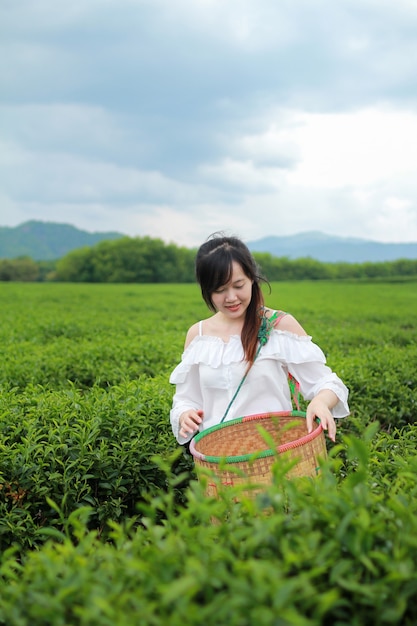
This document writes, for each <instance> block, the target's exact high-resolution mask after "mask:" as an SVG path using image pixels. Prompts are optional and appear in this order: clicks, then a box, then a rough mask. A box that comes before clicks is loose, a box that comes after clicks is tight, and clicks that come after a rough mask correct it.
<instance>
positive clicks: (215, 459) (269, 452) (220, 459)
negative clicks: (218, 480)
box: [190, 411, 323, 463]
mask: <svg viewBox="0 0 417 626" xmlns="http://www.w3.org/2000/svg"><path fill="white" fill-rule="evenodd" d="M271 417H302V418H304V419H305V418H306V413H305V411H270V412H268V413H255V414H253V415H245V416H243V417H236V418H235V419H233V420H229V421H228V422H222V423H220V424H215V425H214V426H211V427H210V428H207V429H206V430H202V431H201V432H199V433H197V435H195V437H193V439H191V442H190V452H191V454H192V456H193V457H194V459H198V460H199V461H205V462H208V463H242V462H245V461H249V460H250V459H253V458H259V459H262V458H266V457H270V456H273V455H274V454H277V453H278V454H283V453H284V452H287V451H288V450H293V449H294V448H298V447H300V446H303V445H305V444H307V443H309V442H311V441H313V440H314V439H316V437H319V436H320V434H321V433H322V432H323V426H322V425H321V422H320V419H319V418H318V417H316V418H315V420H314V422H315V423H316V424H317V428H315V429H314V430H313V431H312V432H311V433H307V435H304V436H303V437H299V438H298V439H294V441H289V442H287V443H284V444H281V445H280V446H278V447H277V448H276V449H275V450H273V449H272V448H267V449H266V450H261V451H260V452H250V453H248V454H240V455H235V456H211V455H208V454H203V453H202V452H199V451H198V450H197V449H196V447H195V446H196V443H198V442H199V441H200V440H201V439H203V438H204V437H206V436H207V435H209V434H210V433H213V432H215V431H217V430H221V429H222V428H228V427H229V426H233V425H235V424H240V423H243V422H251V421H261V420H264V419H269V418H271Z"/></svg>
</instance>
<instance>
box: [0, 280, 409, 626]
mask: <svg viewBox="0 0 417 626" xmlns="http://www.w3.org/2000/svg"><path fill="white" fill-rule="evenodd" d="M272 287H273V290H272V294H271V295H270V296H269V295H267V300H268V304H270V305H271V306H274V307H277V308H282V309H285V310H289V311H291V312H292V313H294V314H295V315H296V317H297V318H298V319H299V320H300V321H301V323H302V324H303V325H304V326H305V328H306V330H307V331H308V332H310V333H311V334H313V337H314V339H315V340H316V341H317V342H318V343H319V344H320V345H321V347H322V348H323V350H324V351H325V353H326V354H327V355H328V361H329V364H330V365H331V366H332V367H333V368H334V369H335V370H336V371H337V372H338V373H339V374H340V375H341V377H342V378H343V379H344V381H345V382H346V384H347V385H348V386H349V388H350V390H351V397H350V404H351V409H352V415H351V417H350V418H348V419H347V420H344V421H341V422H339V432H338V439H337V444H336V445H332V444H330V442H329V445H328V448H329V451H330V459H329V460H328V462H327V465H325V466H324V467H323V471H322V477H321V479H320V480H319V481H314V482H313V483H311V482H308V481H307V482H306V483H304V482H303V481H301V483H297V485H294V484H293V483H289V482H288V481H285V479H283V474H284V473H285V468H283V467H281V464H280V462H279V460H278V461H277V466H276V474H277V475H276V481H275V482H276V484H274V485H273V486H272V487H271V489H270V491H269V493H268V494H265V496H264V497H263V498H261V499H260V501H256V502H254V501H252V500H251V501H243V502H241V503H240V504H236V503H234V502H233V495H234V494H232V493H229V492H227V493H226V494H225V495H224V498H223V499H222V500H220V501H211V500H208V499H207V498H206V497H205V496H204V491H203V489H202V487H201V485H200V484H199V483H197V482H196V481H195V476H194V471H193V467H192V464H191V462H190V460H189V459H187V458H185V457H184V456H183V454H182V452H181V451H179V450H178V446H177V445H176V443H175V441H174V439H173V437H172V434H171V432H170V428H169V418H168V414H169V409H170V405H171V397H172V392H173V389H172V388H171V386H170V385H169V383H168V376H169V372H170V371H171V370H172V368H173V367H174V366H175V364H176V363H177V362H178V360H179V358H180V354H181V351H182V345H183V341H184V336H185V331H186V329H187V327H188V326H189V325H190V324H191V323H193V322H194V321H196V320H197V319H199V318H202V317H204V316H206V315H207V311H206V309H205V306H204V305H203V304H202V303H201V298H200V295H199V293H198V290H197V288H196V287H194V286H192V285H186V286H185V285H137V286H134V285H129V286H126V285H68V284H67V285H60V284H38V285H32V284H26V285H18V284H7V285H2V289H1V292H0V300H1V301H0V307H1V309H0V310H1V321H2V324H1V328H0V350H1V367H0V389H1V393H0V547H1V549H2V552H3V556H2V560H1V566H0V576H1V579H0V583H1V584H0V623H4V624H8V625H9V624H12V625H13V624H16V625H17V624H31V625H32V624H34V625H36V624H54V625H55V624H100V625H101V624H110V623H112V624H134V623H137V624H142V623H143V624H166V623H170V624H177V623H180V622H181V623H186V624H201V623H203V622H205V623H208V624H222V623H227V624H229V623H230V624H239V625H240V624H253V623H256V622H257V621H260V622H262V623H265V624H271V625H272V624H282V625H285V624H290V625H291V624H294V625H296V624H301V625H304V624H306V625H307V624H332V625H333V624H369V623H373V624H413V623H415V622H416V620H417V607H416V606H415V603H414V602H413V600H412V598H413V594H415V593H416V591H417V575H416V573H415V572H416V565H417V542H416V540H415V537H416V536H417V534H416V530H417V528H416V525H417V522H416V520H417V516H416V507H417V505H416V502H417V498H416V491H415V480H414V476H415V471H416V469H417V467H416V466H417V455H416V440H417V425H416V422H417V399H416V395H417V394H416V380H415V371H416V366H417V349H416V345H417V342H416V339H417V336H416V335H417V330H416V322H415V310H416V300H417V294H415V291H416V290H412V289H410V286H409V285H402V284H398V285H395V284H389V285H388V284H386V285H382V284H380V283H379V284H378V285H373V284H371V283H370V284H368V285H364V284H360V285H355V284H354V283H345V284H343V283H339V284H334V283H326V282H322V283H317V282H315V283H309V282H306V283H301V284H300V283H297V284H286V283H279V284H274V285H273V286H272ZM323 303H324V306H323ZM265 511H266V512H267V514H265ZM213 517H217V518H218V519H219V523H217V524H212V523H211V520H212V518H213Z"/></svg>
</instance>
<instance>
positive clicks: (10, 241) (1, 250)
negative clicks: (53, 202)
mask: <svg viewBox="0 0 417 626" xmlns="http://www.w3.org/2000/svg"><path fill="white" fill-rule="evenodd" d="M124 236H125V235H122V234H121V233H116V232H108V233H105V232H102V233H100V232H94V233H89V232H86V231H84V230H80V229H78V228H76V227H75V226H71V225H70V224H56V223H54V222H41V221H36V220H31V221H29V222H24V223H23V224H20V225H19V226H15V227H13V228H12V227H7V226H0V259H15V258H16V257H19V256H28V257H31V258H32V259H34V260H35V261H49V260H53V259H60V258H61V257H63V256H65V255H66V254H67V253H68V252H70V251H71V250H75V249H76V248H82V247H84V246H93V245H95V244H96V243H98V242H99V241H103V240H105V239H118V238H120V237H124Z"/></svg>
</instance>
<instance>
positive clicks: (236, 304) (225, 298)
mask: <svg viewBox="0 0 417 626" xmlns="http://www.w3.org/2000/svg"><path fill="white" fill-rule="evenodd" d="M252 282H253V281H252V280H251V279H250V278H248V277H247V276H246V274H245V272H244V271H243V269H242V266H241V265H240V264H239V263H237V262H236V261H233V264H232V275H231V277H230V280H229V282H228V283H227V284H226V285H222V286H221V287H219V289H216V291H213V293H212V294H211V300H212V302H213V304H214V306H215V307H216V310H217V311H220V312H221V313H223V315H225V316H226V317H228V318H231V319H237V318H239V317H241V316H242V315H245V313H246V309H247V308H248V306H249V303H250V301H251V298H252Z"/></svg>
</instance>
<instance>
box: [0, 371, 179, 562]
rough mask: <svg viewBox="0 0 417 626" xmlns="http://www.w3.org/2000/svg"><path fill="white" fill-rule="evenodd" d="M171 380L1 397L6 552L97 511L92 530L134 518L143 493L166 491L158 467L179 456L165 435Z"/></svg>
mask: <svg viewBox="0 0 417 626" xmlns="http://www.w3.org/2000/svg"><path fill="white" fill-rule="evenodd" d="M171 396H172V393H171V389H170V388H169V385H168V382H167V380H166V378H165V377H164V378H162V377H159V378H157V379H149V378H146V377H145V378H141V379H139V380H137V381H135V382H130V383H126V384H124V385H121V386H118V387H115V386H114V387H112V389H111V390H107V391H105V390H103V389H100V388H98V387H95V388H93V389H92V390H91V392H90V393H88V394H84V393H82V392H81V391H79V390H77V389H75V388H72V389H69V390H65V391H51V390H46V389H44V388H41V387H27V388H26V390H25V393H24V394H20V393H18V392H17V390H11V391H9V392H8V393H6V392H4V393H3V394H2V395H1V396H0V549H3V550H4V549H5V548H7V547H8V546H9V545H11V544H12V543H15V544H18V545H19V546H20V547H21V548H27V547H29V546H34V545H38V544H39V543H42V542H43V541H44V539H45V537H44V536H43V531H42V529H43V528H44V527H45V526H48V527H49V526H56V525H57V526H58V527H61V525H62V520H61V519H60V518H57V516H56V511H55V510H54V509H53V508H51V506H50V502H49V501H50V500H52V501H53V502H55V503H56V504H57V505H58V506H59V507H60V510H61V513H62V516H63V517H64V518H67V517H69V516H70V514H71V512H73V511H74V510H77V509H78V508H80V507H83V506H90V507H92V515H91V517H90V523H91V524H92V525H93V527H94V528H98V529H100V532H103V530H105V526H106V523H107V522H108V520H120V519H122V518H123V517H126V516H127V515H133V514H134V512H135V508H136V504H137V502H139V501H140V500H141V499H142V498H143V496H144V494H146V493H156V492H157V491H158V490H160V489H164V488H165V487H166V484H165V477H164V475H163V474H162V473H161V471H160V470H159V469H158V467H157V466H156V465H155V463H154V462H153V461H152V458H153V457H154V456H155V455H160V456H161V457H163V456H165V455H166V454H167V453H168V452H169V451H170V450H171V451H172V450H173V449H175V447H176V446H175V444H174V440H173V438H172V435H171V434H170V432H169V431H168V428H167V415H168V413H169V409H170V404H171Z"/></svg>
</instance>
